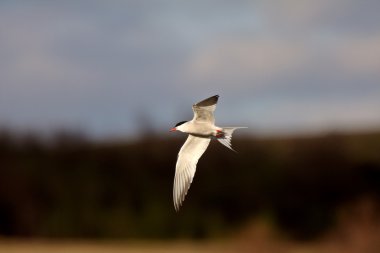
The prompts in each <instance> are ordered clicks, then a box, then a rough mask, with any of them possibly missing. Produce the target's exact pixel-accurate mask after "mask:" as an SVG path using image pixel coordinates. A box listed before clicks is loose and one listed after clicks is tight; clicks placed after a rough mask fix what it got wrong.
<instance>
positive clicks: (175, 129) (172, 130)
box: [169, 127, 177, 132]
mask: <svg viewBox="0 0 380 253" xmlns="http://www.w3.org/2000/svg"><path fill="white" fill-rule="evenodd" d="M174 131H177V128H175V127H173V128H172V129H170V130H169V132H174Z"/></svg>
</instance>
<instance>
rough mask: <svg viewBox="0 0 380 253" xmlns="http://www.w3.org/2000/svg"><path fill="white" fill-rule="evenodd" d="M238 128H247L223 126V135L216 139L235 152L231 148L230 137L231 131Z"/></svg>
mask: <svg viewBox="0 0 380 253" xmlns="http://www.w3.org/2000/svg"><path fill="white" fill-rule="evenodd" d="M239 128H247V127H223V130H222V131H223V135H222V136H221V137H217V139H218V141H219V142H220V143H222V144H223V145H224V146H226V147H227V148H229V149H231V150H232V151H234V152H236V151H235V150H234V149H233V148H232V144H231V139H232V133H233V132H234V131H235V130H236V129H239Z"/></svg>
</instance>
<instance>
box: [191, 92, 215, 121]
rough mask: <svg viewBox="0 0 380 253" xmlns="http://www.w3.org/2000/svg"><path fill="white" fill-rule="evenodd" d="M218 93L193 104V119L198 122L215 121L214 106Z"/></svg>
mask: <svg viewBox="0 0 380 253" xmlns="http://www.w3.org/2000/svg"><path fill="white" fill-rule="evenodd" d="M218 98H219V96H218V95H215V96H212V97H209V98H206V99H205V100H202V101H201V102H198V103H196V104H194V105H193V111H194V118H193V120H196V121H200V122H210V123H212V124H214V123H215V118H214V111H215V108H216V103H217V102H218Z"/></svg>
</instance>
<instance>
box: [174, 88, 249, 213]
mask: <svg viewBox="0 0 380 253" xmlns="http://www.w3.org/2000/svg"><path fill="white" fill-rule="evenodd" d="M218 98H219V96H218V95H215V96H212V97H209V98H207V99H205V100H202V101H201V102H198V103H196V104H194V105H193V111H194V118H193V119H192V120H191V121H181V122H179V123H177V124H176V125H175V127H173V128H172V129H170V131H171V132H172V131H181V132H184V133H188V134H189V136H188V137H187V140H186V142H185V143H184V144H183V146H182V148H181V150H180V151H179V153H178V159H177V164H176V170H175V176H174V187H173V201H174V208H175V210H176V211H178V210H179V208H180V206H181V205H182V202H183V201H184V199H185V196H186V194H187V191H188V190H189V188H190V185H191V182H192V181H193V178H194V174H195V170H196V166H197V163H198V160H199V158H200V157H201V156H202V154H203V153H204V152H205V151H206V149H207V147H208V145H209V143H210V140H211V138H216V139H217V140H218V141H219V142H220V143H222V144H223V145H224V146H226V147H227V148H229V149H231V150H233V149H232V147H231V138H232V133H233V132H234V131H235V130H236V129H238V128H246V127H218V126H215V118H214V111H215V108H216V103H217V102H218ZM233 151H235V150H233Z"/></svg>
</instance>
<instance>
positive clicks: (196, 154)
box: [173, 135, 211, 211]
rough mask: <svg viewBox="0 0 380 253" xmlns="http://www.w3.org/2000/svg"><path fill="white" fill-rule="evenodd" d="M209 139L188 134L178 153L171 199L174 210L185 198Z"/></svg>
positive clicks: (177, 208)
mask: <svg viewBox="0 0 380 253" xmlns="http://www.w3.org/2000/svg"><path fill="white" fill-rule="evenodd" d="M210 140H211V139H210V138H203V137H197V136H193V135H189V136H188V137H187V140H186V142H185V143H184V144H183V146H182V148H181V150H180V151H179V153H178V160H177V164H176V168H175V176H174V187H173V201H174V208H175V210H176V211H178V210H179V208H180V206H181V205H182V202H183V200H184V199H185V196H186V193H187V191H188V190H189V188H190V185H191V182H192V181H193V178H194V174H195V170H196V166H197V163H198V160H199V158H200V157H201V156H202V154H203V153H204V152H205V151H206V149H207V147H208V145H209V143H210Z"/></svg>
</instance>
